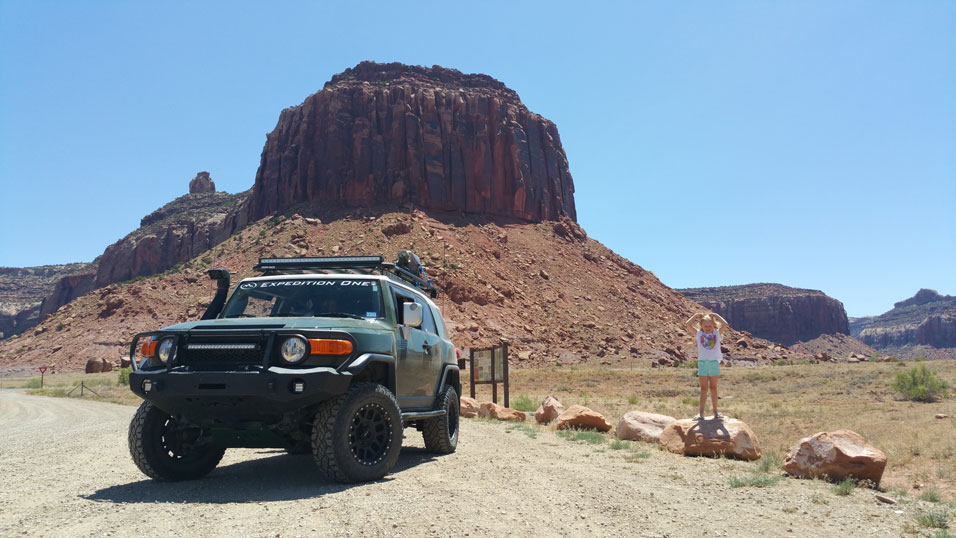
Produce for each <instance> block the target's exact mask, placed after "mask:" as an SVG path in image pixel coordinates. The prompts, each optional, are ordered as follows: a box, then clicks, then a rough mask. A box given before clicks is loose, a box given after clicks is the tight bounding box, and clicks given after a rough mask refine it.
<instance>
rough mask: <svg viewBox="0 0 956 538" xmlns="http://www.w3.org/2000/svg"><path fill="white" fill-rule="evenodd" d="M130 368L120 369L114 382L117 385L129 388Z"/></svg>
mask: <svg viewBox="0 0 956 538" xmlns="http://www.w3.org/2000/svg"><path fill="white" fill-rule="evenodd" d="M132 371H133V369H132V368H120V370H119V378H118V379H117V380H116V384H117V385H123V386H126V387H128V386H129V373H130V372H132Z"/></svg>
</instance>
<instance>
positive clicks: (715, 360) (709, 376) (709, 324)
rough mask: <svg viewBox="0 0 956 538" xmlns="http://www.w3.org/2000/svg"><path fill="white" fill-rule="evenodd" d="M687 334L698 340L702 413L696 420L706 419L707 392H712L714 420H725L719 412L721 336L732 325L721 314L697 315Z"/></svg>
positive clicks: (686, 325)
mask: <svg viewBox="0 0 956 538" xmlns="http://www.w3.org/2000/svg"><path fill="white" fill-rule="evenodd" d="M684 326H685V327H686V328H687V332H689V333H690V334H692V335H694V338H695V339H696V340H697V376H698V377H699V378H700V412H699V413H698V414H697V416H696V417H694V420H702V419H703V418H704V404H706V403H707V391H708V389H709V390H710V399H711V402H712V403H713V407H714V418H724V416H723V415H721V414H720V413H718V412H717V377H718V376H719V375H720V361H721V360H723V358H724V357H723V355H722V354H721V352H720V342H721V336H722V335H723V334H724V332H726V331H727V329H729V328H730V324H729V323H727V320H725V319H724V318H722V317H720V314H716V313H713V312H711V313H710V314H705V313H697V314H694V315H693V316H691V318H690V319H688V320H687V323H685V324H684Z"/></svg>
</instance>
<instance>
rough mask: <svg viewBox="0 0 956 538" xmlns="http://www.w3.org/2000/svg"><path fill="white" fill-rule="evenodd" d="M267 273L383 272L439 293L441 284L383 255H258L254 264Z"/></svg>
mask: <svg viewBox="0 0 956 538" xmlns="http://www.w3.org/2000/svg"><path fill="white" fill-rule="evenodd" d="M253 269H254V270H255V271H259V272H261V273H263V274H264V275H266V276H271V275H301V274H330V273H351V274H374V273H377V274H380V275H382V276H387V277H389V278H398V279H400V280H403V281H404V282H406V283H409V284H411V285H413V286H415V287H416V288H418V289H420V290H422V291H424V292H425V293H428V294H429V295H431V296H432V297H433V298H434V297H438V288H436V287H435V285H434V284H433V283H432V281H430V280H426V279H424V278H421V277H419V276H418V275H416V274H414V273H412V272H411V271H409V270H407V269H405V268H404V267H399V266H398V265H395V264H394V263H388V262H386V261H385V258H384V257H382V256H320V257H305V258H259V263H258V264H256V265H255V267H253Z"/></svg>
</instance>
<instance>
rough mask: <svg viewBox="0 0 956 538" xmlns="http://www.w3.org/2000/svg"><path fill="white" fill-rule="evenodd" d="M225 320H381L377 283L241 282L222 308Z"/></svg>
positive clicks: (347, 281)
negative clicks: (311, 318) (289, 318)
mask: <svg viewBox="0 0 956 538" xmlns="http://www.w3.org/2000/svg"><path fill="white" fill-rule="evenodd" d="M223 317H224V318H270V317H272V318H276V317H332V318H355V319H366V318H382V317H385V309H384V306H383V304H382V290H381V286H380V285H379V282H378V281H377V280H348V279H333V278H326V279H309V280H293V279H289V280H260V281H252V282H241V283H240V284H239V286H238V287H237V288H236V290H235V291H234V292H233V293H232V297H230V298H229V302H228V303H226V308H225V309H223Z"/></svg>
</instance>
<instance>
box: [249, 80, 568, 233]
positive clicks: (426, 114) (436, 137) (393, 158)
mask: <svg viewBox="0 0 956 538" xmlns="http://www.w3.org/2000/svg"><path fill="white" fill-rule="evenodd" d="M305 201H310V202H315V203H316V204H321V205H324V206H325V207H349V208H358V207H367V206H368V205H369V202H370V201H373V203H375V204H383V205H384V204H392V205H393V206H394V205H395V204H400V203H405V202H410V203H414V204H415V205H416V206H417V207H421V208H425V209H435V210H443V211H463V212H466V213H474V214H481V215H485V216H506V217H515V218H519V219H522V220H527V221H533V222H537V221H542V220H556V219H557V218H558V217H562V216H567V217H570V218H572V219H574V218H575V210H574V184H573V182H572V179H571V173H570V170H569V168H568V160H567V157H566V156H565V153H564V149H563V148H562V146H561V138H560V137H559V136H558V129H557V127H556V126H555V125H554V124H553V123H551V122H550V121H548V120H546V119H545V118H543V117H541V116H539V115H537V114H534V113H532V112H531V111H529V110H528V109H527V108H526V107H525V106H524V104H522V103H521V100H520V99H519V98H518V94H517V93H515V92H514V91H513V90H511V89H509V88H507V87H506V86H505V85H504V84H502V83H501V82H499V81H497V80H495V79H493V78H491V77H489V76H487V75H480V74H472V75H466V74H463V73H461V72H460V71H456V70H454V69H446V68H443V67H440V66H434V67H431V68H425V67H418V66H407V65H402V64H397V63H392V64H377V63H372V62H362V63H360V64H359V65H357V66H355V67H354V68H351V69H346V70H345V72H343V73H340V74H338V75H335V76H333V77H332V79H331V80H330V81H329V82H328V83H326V85H325V87H324V88H323V89H322V91H320V92H317V93H315V94H313V95H311V96H309V97H308V98H307V99H306V100H305V102H303V103H302V104H301V105H298V106H294V107H291V108H287V109H285V110H283V111H282V114H280V116H279V122H278V124H277V125H276V127H275V130H273V131H272V132H271V133H269V135H268V137H267V139H266V145H265V148H264V149H263V151H262V158H261V163H260V165H259V171H258V173H257V174H256V182H255V186H254V187H253V189H252V197H251V200H250V210H251V217H252V218H253V219H259V218H262V217H265V216H268V215H270V214H272V213H274V212H276V211H282V210H284V209H285V208H287V207H289V206H291V205H293V204H296V203H300V202H305Z"/></svg>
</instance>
